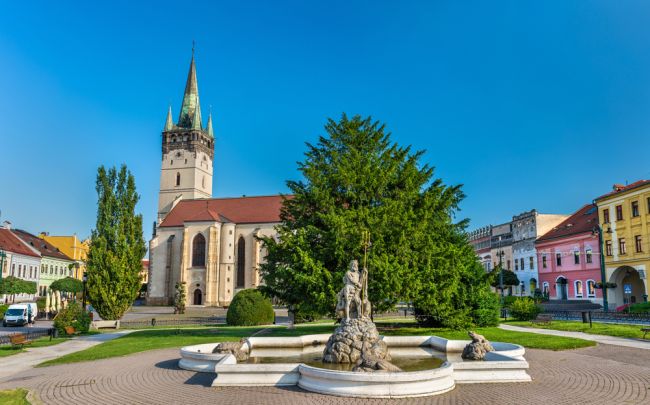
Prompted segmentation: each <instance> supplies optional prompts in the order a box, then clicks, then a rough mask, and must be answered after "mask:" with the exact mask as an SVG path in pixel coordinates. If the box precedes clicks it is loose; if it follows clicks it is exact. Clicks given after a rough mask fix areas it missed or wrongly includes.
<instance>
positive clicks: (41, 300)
mask: <svg viewBox="0 0 650 405" xmlns="http://www.w3.org/2000/svg"><path fill="white" fill-rule="evenodd" d="M36 308H38V310H39V311H42V310H44V309H45V297H38V298H36Z"/></svg>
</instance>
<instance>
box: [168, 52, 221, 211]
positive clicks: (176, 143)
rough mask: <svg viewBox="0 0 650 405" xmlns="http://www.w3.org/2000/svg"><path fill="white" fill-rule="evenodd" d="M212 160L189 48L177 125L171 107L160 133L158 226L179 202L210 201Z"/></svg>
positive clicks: (211, 136)
mask: <svg viewBox="0 0 650 405" xmlns="http://www.w3.org/2000/svg"><path fill="white" fill-rule="evenodd" d="M213 159H214V133H213V131H212V113H210V115H209V117H208V123H207V125H206V126H205V128H204V127H203V122H202V121H201V104H200V103H199V86H198V83H197V80H196V66H195V64H194V48H192V61H191V62H190V71H189V73H188V75H187V83H186V84H185V94H184V95H183V104H182V105H181V112H180V115H179V117H178V122H177V123H176V124H174V122H173V120H172V107H171V106H169V110H168V111H167V120H166V121H165V128H164V129H163V132H162V168H161V171H160V193H159V194H158V223H160V222H162V220H163V219H164V218H165V216H166V215H167V214H168V213H169V212H170V211H171V209H172V208H173V207H174V205H175V204H176V202H178V201H180V200H181V199H198V198H212V170H213Z"/></svg>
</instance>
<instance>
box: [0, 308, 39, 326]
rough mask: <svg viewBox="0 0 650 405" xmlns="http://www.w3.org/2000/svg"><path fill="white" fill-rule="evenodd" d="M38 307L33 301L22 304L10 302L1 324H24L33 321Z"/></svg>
mask: <svg viewBox="0 0 650 405" xmlns="http://www.w3.org/2000/svg"><path fill="white" fill-rule="evenodd" d="M37 314H38V308H37V307H36V303H35V302H26V303H22V304H12V305H10V306H9V308H7V312H5V316H4V319H3V320H2V326H4V327H7V326H25V325H28V324H30V323H32V324H33V323H34V321H35V319H36V315H37Z"/></svg>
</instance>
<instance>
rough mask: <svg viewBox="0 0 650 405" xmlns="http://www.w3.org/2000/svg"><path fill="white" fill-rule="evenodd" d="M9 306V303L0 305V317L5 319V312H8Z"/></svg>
mask: <svg viewBox="0 0 650 405" xmlns="http://www.w3.org/2000/svg"><path fill="white" fill-rule="evenodd" d="M7 308H9V305H4V304H2V305H0V319H3V318H4V317H5V312H7Z"/></svg>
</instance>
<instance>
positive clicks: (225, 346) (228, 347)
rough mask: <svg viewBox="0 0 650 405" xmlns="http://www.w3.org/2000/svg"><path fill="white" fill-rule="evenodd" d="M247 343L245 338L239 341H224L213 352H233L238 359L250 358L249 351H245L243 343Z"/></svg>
mask: <svg viewBox="0 0 650 405" xmlns="http://www.w3.org/2000/svg"><path fill="white" fill-rule="evenodd" d="M244 343H246V342H245V340H244V339H242V340H240V341H239V342H222V343H219V344H218V345H217V346H215V348H214V349H213V350H212V353H221V354H232V355H233V356H235V358H236V359H237V361H246V360H248V352H245V351H243V350H242V349H241V348H242V345H243V344H244Z"/></svg>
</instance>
